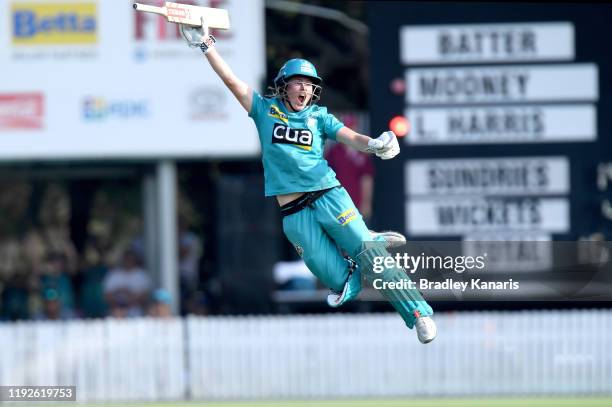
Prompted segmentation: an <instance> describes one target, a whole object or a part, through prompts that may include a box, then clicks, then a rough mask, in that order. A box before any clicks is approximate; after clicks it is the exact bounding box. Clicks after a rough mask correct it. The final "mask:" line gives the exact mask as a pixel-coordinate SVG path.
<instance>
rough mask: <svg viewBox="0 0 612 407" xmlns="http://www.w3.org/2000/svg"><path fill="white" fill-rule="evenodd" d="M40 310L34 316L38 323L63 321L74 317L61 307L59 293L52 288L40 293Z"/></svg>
mask: <svg viewBox="0 0 612 407" xmlns="http://www.w3.org/2000/svg"><path fill="white" fill-rule="evenodd" d="M41 297H42V310H41V311H40V312H39V313H38V315H36V318H35V319H36V320H39V321H65V320H68V319H71V318H73V317H74V313H73V311H72V310H71V309H69V308H67V307H65V306H63V304H62V301H61V297H60V293H59V291H57V290H56V289H54V288H47V289H45V290H44V291H43V292H42V295H41Z"/></svg>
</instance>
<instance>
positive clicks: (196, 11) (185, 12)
mask: <svg viewBox="0 0 612 407" xmlns="http://www.w3.org/2000/svg"><path fill="white" fill-rule="evenodd" d="M134 9H135V10H136V11H144V12H147V13H155V14H159V15H162V16H164V17H166V18H167V19H168V21H170V22H171V23H178V24H185V25H190V26H194V27H199V26H201V25H202V20H201V18H202V17H204V20H205V21H206V25H207V26H208V27H209V28H220V29H222V30H228V29H229V28H230V21H229V13H228V12H227V10H224V9H221V8H211V7H198V6H192V5H189V4H181V3H172V2H169V1H167V2H166V3H165V5H164V7H156V6H149V5H148V4H140V3H134Z"/></svg>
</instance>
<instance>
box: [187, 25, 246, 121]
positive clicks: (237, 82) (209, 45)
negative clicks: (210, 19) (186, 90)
mask: <svg viewBox="0 0 612 407" xmlns="http://www.w3.org/2000/svg"><path fill="white" fill-rule="evenodd" d="M181 33H182V34H183V37H184V38H185V40H186V41H187V42H188V43H189V46H191V47H194V46H195V47H199V48H200V49H201V50H202V52H203V53H204V55H205V56H206V59H208V62H209V63H210V66H211V67H212V69H213V70H214V71H215V73H216V74H217V75H218V76H219V78H221V80H222V81H223V83H224V84H225V86H227V88H228V89H229V90H230V91H231V92H232V93H233V94H234V96H235V97H236V99H237V100H238V102H240V104H241V105H242V107H244V109H245V110H246V111H247V112H250V111H251V105H252V104H253V92H252V90H251V88H250V87H249V85H247V84H246V83H245V82H244V81H242V80H241V79H240V78H238V77H237V76H236V74H234V71H232V68H230V66H229V65H228V64H227V62H225V60H224V59H223V58H222V57H221V55H220V54H219V53H218V52H217V50H216V49H215V46H214V45H215V42H216V39H215V37H213V36H212V35H209V34H208V27H207V26H206V24H205V23H204V22H203V24H202V26H201V27H189V26H184V25H181Z"/></svg>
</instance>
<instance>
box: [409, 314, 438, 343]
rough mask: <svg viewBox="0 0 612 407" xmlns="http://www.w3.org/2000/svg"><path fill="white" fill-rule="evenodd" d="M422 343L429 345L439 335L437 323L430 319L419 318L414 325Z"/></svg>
mask: <svg viewBox="0 0 612 407" xmlns="http://www.w3.org/2000/svg"><path fill="white" fill-rule="evenodd" d="M414 326H415V328H416V331H417V336H418V337H419V341H421V343H429V342H431V341H433V340H434V339H435V338H436V335H438V328H437V327H436V323H435V322H434V320H433V319H431V318H430V317H419V318H417V320H416V323H415V324H414Z"/></svg>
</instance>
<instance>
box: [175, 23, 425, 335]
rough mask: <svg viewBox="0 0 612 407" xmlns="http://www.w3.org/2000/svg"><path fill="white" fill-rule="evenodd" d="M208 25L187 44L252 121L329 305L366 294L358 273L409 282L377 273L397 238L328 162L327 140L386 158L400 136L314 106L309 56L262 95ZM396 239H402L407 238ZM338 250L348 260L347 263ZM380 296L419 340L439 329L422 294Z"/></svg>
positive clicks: (269, 184) (289, 230)
mask: <svg viewBox="0 0 612 407" xmlns="http://www.w3.org/2000/svg"><path fill="white" fill-rule="evenodd" d="M203 27H204V28H201V27H197V28H187V27H184V26H182V27H181V29H182V32H183V35H184V36H185V39H186V40H187V41H188V42H189V43H190V45H192V46H193V45H194V43H195V44H197V45H198V46H199V47H200V49H201V50H202V52H204V54H205V55H206V58H207V59H208V62H209V63H210V65H211V67H212V68H213V70H214V71H215V72H216V74H217V75H218V76H219V77H220V78H221V80H222V81H223V83H224V84H225V85H226V86H227V88H228V89H229V90H230V91H231V92H232V93H233V94H234V96H235V97H236V99H237V100H238V102H239V103H240V104H241V105H242V107H244V109H245V110H246V111H247V112H248V115H249V117H251V119H253V121H254V122H255V125H256V126H257V131H258V133H259V141H260V142H261V149H262V154H263V157H262V161H263V168H264V177H265V195H266V196H275V197H276V200H277V201H278V203H279V205H280V208H281V214H282V216H283V230H284V232H285V235H286V236H287V238H288V239H289V241H290V242H291V243H292V244H293V246H294V247H295V249H296V250H297V252H298V253H299V254H300V256H301V257H302V258H303V259H304V262H305V263H306V265H307V266H308V268H309V269H310V271H312V273H313V274H315V275H316V276H317V277H318V278H319V279H320V280H321V281H322V282H323V284H325V285H326V286H327V287H328V288H329V289H330V294H329V296H328V299H327V302H328V304H329V305H330V306H332V307H337V306H340V305H342V304H343V303H345V302H346V301H349V300H351V299H353V298H355V297H356V296H357V295H358V294H359V291H360V290H361V274H363V275H364V276H365V277H366V279H367V280H370V281H373V280H374V279H382V281H383V282H402V281H406V280H407V275H406V273H405V272H404V270H403V269H401V268H400V267H397V266H393V267H389V268H385V270H384V271H382V272H378V273H375V272H374V271H373V264H374V263H375V262H376V261H377V258H378V259H379V260H380V259H383V258H386V257H388V256H390V255H389V252H388V251H387V250H386V248H387V247H388V245H389V244H390V243H391V242H387V241H386V240H385V237H386V236H387V237H388V238H389V239H387V240H391V239H392V238H395V240H397V238H398V236H397V234H394V233H391V234H385V233H371V232H370V231H369V230H368V228H367V227H366V225H365V223H364V221H363V219H362V217H361V214H360V213H359V211H358V210H357V208H356V207H355V205H354V204H353V202H352V200H351V198H350V197H349V195H348V194H347V192H346V191H345V189H344V188H343V187H341V186H340V183H339V182H338V180H337V179H336V174H335V173H334V171H333V170H332V169H331V168H330V167H329V165H328V164H327V161H326V160H325V159H324V158H323V148H324V144H325V139H326V138H330V139H332V140H336V141H338V142H340V143H345V144H347V145H348V146H350V147H352V148H355V149H357V150H360V151H364V152H369V153H374V154H376V156H378V157H380V158H382V159H383V160H387V159H390V158H393V157H395V156H396V155H397V154H398V153H399V143H398V141H397V138H396V137H395V134H393V132H390V131H387V132H384V133H383V134H382V135H380V137H378V138H377V139H371V138H370V137H368V136H365V135H362V134H358V133H356V132H354V131H353V130H351V129H349V128H348V127H346V126H344V125H343V124H342V123H341V122H340V121H338V119H336V118H335V117H334V116H333V115H332V114H330V113H328V112H327V108H325V107H321V106H318V105H316V104H315V103H316V102H317V101H318V100H319V97H320V95H321V89H322V88H321V82H322V80H321V78H320V77H319V76H318V74H317V70H316V69H315V67H314V65H312V64H311V63H310V62H308V61H306V60H304V59H291V60H289V61H287V62H286V63H285V64H284V65H283V66H282V67H281V68H280V70H279V71H278V75H276V78H275V79H274V83H273V95H272V96H271V97H264V96H262V95H260V94H259V93H257V92H256V91H255V90H253V89H252V88H250V87H249V86H248V85H247V84H246V83H244V82H243V81H242V80H240V79H239V78H238V77H236V75H235V74H234V73H233V72H232V70H231V68H230V67H229V66H228V65H227V63H226V62H225V61H224V60H223V59H222V58H221V56H220V55H219V53H218V52H217V51H216V50H215V48H214V43H215V41H216V40H215V39H214V37H213V36H212V35H208V32H207V31H208V30H207V29H206V27H205V25H204V24H203ZM194 38H195V41H194ZM399 237H400V238H401V239H403V241H404V242H405V238H403V236H401V235H400V236H399ZM341 250H344V251H345V252H346V253H347V254H348V255H349V256H350V259H348V260H347V259H345V258H344V257H343V256H342V254H341ZM379 264H380V263H379ZM398 286H399V285H398ZM382 293H383V295H384V296H385V297H386V299H387V300H388V301H389V302H390V303H391V304H392V305H393V307H394V308H395V309H396V310H397V311H398V312H399V314H400V315H401V316H402V318H403V320H404V322H405V323H406V325H407V326H408V327H409V328H413V327H415V326H416V331H417V336H418V338H419V340H420V341H421V342H423V343H428V342H431V341H432V340H433V339H434V338H435V336H436V333H437V330H436V325H435V323H434V321H433V320H432V319H431V318H430V315H432V314H433V311H432V309H431V307H430V306H429V305H428V304H427V302H426V301H425V300H424V299H423V297H422V296H421V294H420V292H419V291H418V290H416V289H402V290H393V289H386V290H382Z"/></svg>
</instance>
